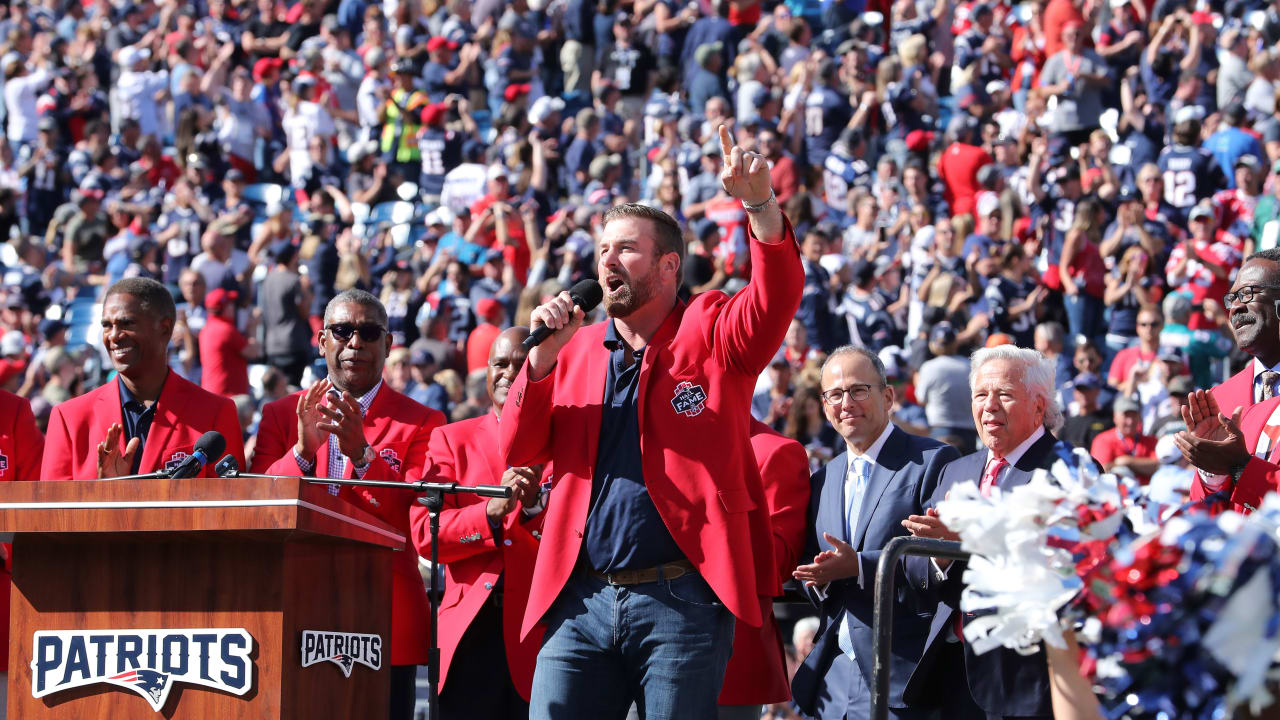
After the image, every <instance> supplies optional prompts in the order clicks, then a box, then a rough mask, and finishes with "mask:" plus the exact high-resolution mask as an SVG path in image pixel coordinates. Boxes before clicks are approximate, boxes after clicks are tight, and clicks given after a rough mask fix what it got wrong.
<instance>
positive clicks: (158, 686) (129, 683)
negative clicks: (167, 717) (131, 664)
mask: <svg viewBox="0 0 1280 720" xmlns="http://www.w3.org/2000/svg"><path fill="white" fill-rule="evenodd" d="M107 682H109V683H111V684H112V685H119V686H120V687H124V688H128V689H130V690H132V691H134V692H136V693H138V694H139V695H141V696H142V697H144V698H146V699H147V702H149V703H151V707H153V708H155V710H156V712H159V711H160V708H162V707H164V701H165V699H166V698H168V697H169V687H170V685H171V683H170V682H169V676H168V675H166V674H165V673H162V672H160V671H158V670H146V669H143V670H128V671H126V672H122V673H120V674H119V675H113V676H111V677H109V678H107Z"/></svg>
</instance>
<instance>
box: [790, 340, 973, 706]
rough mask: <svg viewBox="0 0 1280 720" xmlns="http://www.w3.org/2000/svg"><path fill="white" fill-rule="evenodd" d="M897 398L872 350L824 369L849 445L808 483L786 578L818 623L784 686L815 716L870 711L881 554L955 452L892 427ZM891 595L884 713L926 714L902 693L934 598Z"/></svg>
mask: <svg viewBox="0 0 1280 720" xmlns="http://www.w3.org/2000/svg"><path fill="white" fill-rule="evenodd" d="M894 396H895V393H894V389H893V388H892V387H891V386H890V385H889V383H888V378H887V374H886V372H885V367H884V363H883V362H881V360H880V358H879V357H878V356H877V355H876V354H875V353H873V352H871V351H870V350H867V349H865V348H860V347H853V346H851V345H846V346H844V347H842V348H838V349H836V350H835V351H834V352H832V353H831V356H830V357H828V358H827V361H826V363H824V364H823V366H822V407H823V410H824V412H825V413H826V416H827V420H829V421H830V422H831V425H832V427H834V428H835V429H836V430H837V431H838V432H839V433H840V435H841V436H842V437H844V440H845V444H846V446H847V448H848V451H847V452H845V453H842V454H841V455H840V456H839V457H837V458H835V459H834V460H832V461H831V462H830V463H827V465H826V466H825V467H823V468H822V469H821V470H819V471H818V472H817V473H815V474H814V476H813V479H812V482H811V487H812V490H811V494H810V498H809V535H808V548H807V552H806V553H805V554H804V555H802V557H803V558H806V559H807V560H806V564H804V565H801V566H800V567H797V568H796V569H795V572H794V573H793V574H794V577H795V578H796V579H797V580H800V581H802V582H804V583H805V586H806V589H807V590H808V591H809V593H810V598H811V599H812V600H814V603H815V604H816V605H817V606H818V610H819V611H820V615H821V617H822V619H823V625H822V628H821V629H820V630H819V631H818V635H817V640H816V643H815V645H814V649H813V652H811V653H809V657H808V658H806V659H805V662H804V664H803V665H801V667H800V669H799V670H797V671H796V676H795V679H794V680H793V681H792V686H791V689H792V693H793V694H794V695H795V699H796V702H797V703H798V704H799V706H800V709H801V710H804V711H805V713H807V714H808V715H810V716H812V717H815V718H818V720H836V719H840V720H843V719H844V718H867V717H869V715H870V712H871V690H870V687H871V682H872V681H871V664H872V660H873V655H872V648H871V639H872V632H871V629H872V625H873V622H872V615H873V613H872V606H873V604H874V594H875V593H874V590H875V582H874V581H873V578H874V577H875V569H876V564H877V563H878V561H879V559H880V551H881V549H883V548H884V546H885V545H886V544H888V542H889V540H891V539H893V538H895V537H898V536H900V535H906V534H907V530H906V528H904V527H903V526H902V521H903V520H906V519H907V517H909V516H911V515H921V514H923V513H924V508H925V504H926V503H927V502H928V500H929V498H930V497H932V495H933V492H934V489H935V488H936V487H937V485H938V478H939V476H940V475H941V473H942V467H943V466H944V465H946V464H947V463H948V462H950V461H952V460H955V459H956V458H958V457H960V453H959V451H957V450H956V449H955V448H953V447H951V446H950V445H945V444H943V443H941V442H939V441H937V440H932V439H929V438H924V437H918V436H916V435H909V434H907V433H906V432H904V431H903V430H902V429H901V428H899V427H897V426H896V425H894V424H893V423H892V422H891V421H890V419H889V416H890V412H891V411H892V409H893V401H894ZM897 597H898V600H897V608H896V609H895V611H894V638H893V658H892V660H891V663H892V665H891V667H890V683H891V684H890V689H889V698H888V700H889V713H890V716H891V717H894V718H900V719H901V718H932V717H935V716H936V714H937V712H938V711H937V708H932V707H930V708H913V707H908V706H907V705H906V703H905V702H904V701H903V698H902V691H903V688H904V687H905V685H906V682H907V678H909V677H911V673H912V672H913V671H914V670H915V666H916V663H917V662H918V661H919V660H920V656H921V653H923V651H924V641H925V639H926V638H927V637H928V636H929V624H930V621H931V613H930V612H929V611H931V610H932V609H933V608H934V606H935V605H936V602H937V601H936V599H934V600H933V601H932V602H929V601H927V599H925V598H917V597H915V596H914V595H912V594H910V593H907V594H902V593H899V595H898V596H897ZM922 613H923V614H922Z"/></svg>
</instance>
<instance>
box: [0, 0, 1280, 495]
mask: <svg viewBox="0 0 1280 720" xmlns="http://www.w3.org/2000/svg"><path fill="white" fill-rule="evenodd" d="M1278 44H1280V0H1207V1H1206V0H1195V2H1193V1H1192V0H1047V2H1046V1H1043V0H1027V1H1026V2H1022V3H1019V4H1013V3H1011V2H1009V1H1008V0H981V1H971V0H967V1H965V2H955V1H953V0H822V1H821V2H819V1H818V0H785V1H784V2H776V1H775V0H718V1H713V0H692V1H690V2H687V3H685V2H678V1H677V0H598V1H596V0H550V1H549V2H548V1H547V0H447V1H446V2H442V1H441V0H384V2H381V3H372V2H368V1H367V0H328V1H327V2H324V1H322V0H295V1H293V2H288V3H287V2H284V1H282V0H159V1H158V2H153V1H152V0H138V1H137V2H127V1H126V2H113V1H112V0H9V1H8V2H7V3H5V4H0V71H2V72H3V99H4V102H3V105H2V106H0V114H2V115H3V118H2V121H3V127H4V129H5V132H4V133H3V137H0V243H2V244H0V273H2V274H3V291H2V294H0V333H2V334H0V387H2V388H3V389H5V390H8V391H11V392H15V393H17V394H20V395H22V396H24V397H26V398H28V399H29V400H30V401H31V405H32V408H33V410H34V413H35V416H36V418H37V422H38V423H39V424H40V426H41V428H42V429H43V428H44V427H45V423H47V422H48V418H49V416H50V413H51V410H52V408H53V407H55V406H57V405H58V404H60V403H63V402H65V401H67V400H68V399H70V398H74V397H76V396H78V395H80V394H83V393H85V392H88V391H90V390H92V389H94V388H96V387H99V386H101V385H102V384H103V383H104V382H107V381H108V380H109V378H110V377H111V370H112V365H111V362H110V361H109V359H108V358H107V357H106V356H105V355H104V354H103V352H102V350H101V348H102V342H101V336H102V329H101V326H100V314H101V294H102V292H103V290H104V289H105V288H106V287H107V286H109V285H110V284H112V283H114V282H116V281H118V280H120V279H122V278H127V277H147V278H154V279H156V280H159V281H160V282H162V283H164V284H165V285H166V286H168V287H169V288H170V290H171V291H172V293H173V295H174V298H175V300H176V302H177V306H178V311H177V313H178V314H177V321H176V323H175V330H174V337H173V342H172V344H171V347H170V358H171V362H170V367H171V368H172V370H173V371H175V372H177V373H178V374H180V375H181V376H182V377H185V378H187V379H189V380H191V381H193V382H195V383H197V384H199V385H201V386H203V387H204V388H205V389H207V390H210V391H212V392H215V393H220V394H224V395H226V396H228V397H231V398H233V399H234V401H235V403H236V407H237V409H238V410H239V417H240V422H241V425H242V427H243V430H244V437H245V439H246V441H247V446H246V454H247V455H248V456H250V457H251V456H252V454H253V448H252V443H251V440H252V439H253V438H254V437H255V435H256V434H257V431H256V424H257V423H258V420H259V416H260V408H261V407H263V406H264V405H265V404H267V403H269V402H271V401H273V400H277V399H279V398H282V397H284V396H286V395H288V394H289V393H290V392H292V391H293V390H294V389H297V388H298V387H307V386H308V385H310V383H312V382H313V381H315V380H317V379H319V378H321V377H323V376H324V374H325V364H324V360H323V358H322V357H321V355H320V354H319V352H318V351H317V348H316V338H317V332H318V331H319V330H320V329H321V327H322V324H323V314H324V309H325V307H326V304H327V303H328V302H329V301H330V299H331V298H333V297H334V296H335V294H337V293H339V292H341V291H343V290H347V289H351V288H359V289H364V290H368V291H369V292H371V293H373V294H374V295H375V296H377V297H378V298H379V299H380V300H381V302H382V303H383V305H384V306H385V308H386V312H387V325H388V327H387V329H388V331H389V332H390V333H391V335H392V337H393V345H394V348H393V349H392V351H391V354H390V356H389V358H388V359H387V362H386V366H385V375H384V377H385V381H386V383H387V384H388V385H389V386H390V387H392V388H394V389H396V390H397V391H400V392H402V393H404V394H406V395H408V396H409V397H410V398H411V399H413V400H414V401H417V402H418V403H422V404H424V405H426V406H429V407H430V408H433V409H435V410H438V411H440V412H441V413H443V414H444V415H445V416H446V417H447V418H448V419H450V420H451V421H459V420H463V419H467V418H474V417H480V416H483V415H484V414H485V413H486V412H488V410H489V405H490V399H489V396H488V393H487V391H486V377H485V376H486V369H487V366H488V363H489V358H490V346H491V344H492V343H493V342H494V340H495V338H496V337H498V335H499V334H500V333H501V332H502V330H503V329H505V328H508V327H511V326H513V325H528V324H529V317H530V313H531V311H532V309H533V308H534V307H536V306H537V305H539V304H541V303H542V302H545V301H546V300H547V299H549V298H551V297H553V296H555V295H556V294H557V293H558V292H560V291H561V290H563V289H565V288H568V287H569V286H570V285H572V284H573V283H574V282H576V281H578V280H581V279H583V278H584V277H591V276H593V275H594V272H595V261H594V258H593V253H594V245H595V240H596V239H597V237H598V234H599V230H600V226H601V218H602V216H603V214H604V212H605V211H606V210H607V209H608V208H609V207H611V206H613V205H615V204H619V203H623V202H641V203H645V204H648V205H651V206H652V207H654V208H658V209H661V210H663V211H665V212H666V213H668V214H669V215H671V216H672V217H673V218H675V220H676V221H677V222H678V223H679V225H680V227H681V229H682V230H683V232H684V235H685V242H686V245H687V261H686V262H685V264H684V267H683V277H684V290H685V291H687V292H689V293H694V294H696V293H700V292H704V291H708V290H723V291H725V292H727V293H730V294H732V293H734V292H735V291H737V290H739V289H741V288H742V287H744V286H745V285H746V282H747V280H748V279H749V278H750V276H751V273H752V268H751V266H750V263H749V253H748V251H747V248H748V238H747V214H746V211H745V210H744V209H743V207H742V204H741V202H739V200H738V199H736V198H734V197H731V196H730V195H729V194H728V193H727V192H726V191H725V190H724V188H723V187H722V185H721V182H720V179H719V173H720V171H721V168H722V162H723V158H722V152H721V145H720V141H719V139H718V137H717V135H716V128H717V127H718V126H719V125H720V124H721V123H724V124H726V125H728V126H729V127H730V129H731V132H732V136H733V139H734V141H735V142H736V143H738V144H739V145H740V146H742V147H743V148H745V149H748V150H753V151H755V152H759V153H760V154H762V155H764V156H765V157H766V158H768V159H769V161H770V164H771V171H770V174H771V177H772V184H773V187H774V191H775V193H776V196H777V200H778V202H779V203H780V205H781V206H782V207H783V209H784V211H785V213H786V215H787V217H788V218H789V220H790V222H791V224H792V225H793V227H794V229H795V233H796V237H797V239H798V240H799V242H800V252H801V255H802V258H803V264H804V270H805V287H804V295H803V300H802V302H801V306H800V310H799V312H798V313H797V315H796V317H795V320H794V322H793V323H792V325H791V327H790V330H789V331H788V333H787V336H786V340H785V343H784V345H783V346H782V347H781V348H780V349H779V350H778V352H777V355H776V357H775V358H774V360H773V361H772V363H771V364H770V367H769V368H768V370H767V371H766V372H765V373H764V374H763V375H762V376H761V377H760V380H759V383H758V385H757V390H756V394H755V396H754V400H753V403H752V407H753V414H754V415H755V416H756V418H757V419H759V420H761V421H762V422H764V423H765V424H767V425H769V426H771V427H772V428H774V429H775V430H777V431H779V432H781V433H783V434H785V435H787V436H788V437H791V438H794V439H795V440H798V441H799V442H800V443H801V444H803V445H804V446H805V448H806V450H807V452H808V455H809V459H810V463H811V465H812V468H813V469H817V468H818V467H820V466H821V465H822V464H824V463H826V462H827V461H828V460H830V459H831V458H832V457H833V456H834V455H838V454H839V453H840V452H843V451H844V441H843V439H842V438H841V437H840V436H839V435H838V434H837V433H836V432H835V430H834V429H833V428H832V427H831V425H830V424H829V423H828V422H827V420H826V418H825V417H824V414H823V404H822V400H821V398H820V392H821V390H820V371H819V369H820V366H821V362H822V359H823V358H824V357H825V353H828V352H830V351H831V350H833V349H834V348H836V347H838V346H841V345H844V344H854V345H858V346H862V347H866V348H868V349H871V350H872V351H874V352H876V353H878V355H879V356H880V358H881V359H882V361H883V363H884V365H885V366H886V369H887V373H888V377H889V380H890V382H891V383H892V384H893V386H894V387H895V389H896V393H895V395H894V398H895V406H894V407H893V409H892V411H893V418H894V421H895V422H896V423H898V425H899V426H900V427H902V428H903V429H906V430H908V431H910V432H912V433H916V434H922V435H929V436H932V437H934V438H935V439H940V440H944V441H946V442H948V443H951V444H953V445H955V446H956V447H957V448H959V449H960V451H961V452H962V453H964V452H969V451H972V450H974V449H975V448H976V447H977V443H978V434H977V433H976V432H975V429H974V427H973V421H972V416H971V412H970V405H969V385H968V382H969V359H968V358H969V355H970V353H971V352H972V351H974V350H975V349H978V348H982V347H990V346H994V345H1000V344H1010V343H1011V344H1015V345H1017V346H1020V347H1033V348H1035V349H1037V350H1039V351H1040V352H1041V353H1043V354H1044V355H1045V356H1046V357H1048V358H1049V359H1050V360H1051V361H1052V362H1053V363H1054V364H1055V366H1056V368H1057V378H1056V385H1057V388H1058V392H1059V393H1060V399H1061V402H1062V406H1063V408H1064V410H1065V415H1066V422H1065V425H1064V426H1063V429H1062V430H1061V431H1060V434H1061V436H1062V437H1064V438H1065V439H1067V440H1069V441H1070V442H1071V443H1072V444H1075V445H1077V446H1080V447H1084V448H1090V449H1091V451H1092V454H1093V455H1094V457H1095V458H1096V459H1097V460H1098V461H1099V462H1100V463H1101V464H1103V465H1104V466H1105V467H1107V468H1109V469H1111V470H1114V471H1118V472H1122V473H1129V474H1132V475H1133V476H1134V477H1136V478H1138V479H1139V480H1140V481H1141V482H1144V483H1145V482H1151V483H1159V484H1160V487H1161V488H1164V489H1167V490H1168V492H1169V493H1171V494H1173V495H1175V496H1176V495H1177V494H1185V493H1186V492H1187V489H1188V487H1189V485H1190V482H1191V477H1192V474H1193V472H1194V470H1193V469H1191V468H1190V467H1188V466H1187V464H1186V463H1185V462H1184V461H1183V460H1182V456H1181V454H1180V453H1179V452H1178V450H1177V448H1176V447H1175V446H1174V444H1173V442H1172V435H1173V434H1174V433H1176V432H1178V431H1180V430H1183V429H1185V426H1184V424H1183V422H1182V420H1181V418H1180V415H1179V413H1178V409H1179V407H1180V406H1181V403H1182V402H1183V401H1184V400H1185V398H1186V396H1187V394H1188V393H1189V392H1191V391H1192V390H1194V389H1196V388H1209V387H1211V386H1214V385H1217V384H1219V383H1221V382H1222V381H1223V380H1224V379H1225V378H1227V377H1229V376H1231V375H1232V374H1234V373H1235V372H1236V371H1237V370H1239V369H1240V368H1242V367H1244V366H1245V363H1249V364H1251V365H1256V366H1257V372H1255V373H1254V375H1253V377H1255V378H1260V379H1261V381H1262V383H1263V385H1264V388H1263V390H1262V392H1261V393H1260V394H1259V396H1258V398H1257V399H1261V398H1263V397H1270V396H1271V394H1272V393H1274V392H1275V387H1274V386H1275V383H1276V381H1277V379H1280V374H1277V373H1276V372H1275V370H1276V369H1277V367H1280V336H1278V335H1277V320H1276V309H1275V306H1274V302H1273V301H1276V300H1280V249H1277V245H1278V242H1280V115H1278V114H1277V95H1278V93H1280V50H1277V46H1278ZM1255 253H1261V255H1257V256H1255ZM1251 257H1252V258H1253V259H1252V260H1249V259H1250V258H1251ZM1242 265H1243V266H1244V268H1245V269H1246V270H1248V268H1249V267H1250V266H1251V265H1252V266H1253V270H1252V271H1251V272H1248V273H1246V272H1245V271H1242ZM1238 274H1239V275H1240V277H1239V278H1238V277H1237V275H1238ZM1246 275H1247V277H1246ZM1246 280H1247V284H1242V282H1244V281H1246ZM1228 294H1230V295H1231V297H1230V298H1226V296H1228ZM1246 338H1247V339H1246ZM1268 373H1270V374H1269V375H1268ZM1246 392H1247V390H1246Z"/></svg>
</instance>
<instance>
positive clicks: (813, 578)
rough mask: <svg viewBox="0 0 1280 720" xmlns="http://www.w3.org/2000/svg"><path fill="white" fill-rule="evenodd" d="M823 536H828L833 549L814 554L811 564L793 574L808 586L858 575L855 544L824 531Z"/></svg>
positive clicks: (801, 567) (798, 568) (802, 566)
mask: <svg viewBox="0 0 1280 720" xmlns="http://www.w3.org/2000/svg"><path fill="white" fill-rule="evenodd" d="M822 537H824V538H826V540H827V542H828V543H830V544H831V548H832V549H831V550H823V551H822V552H820V553H818V554H817V555H814V556H813V562H812V563H811V564H809V565H801V566H799V567H797V568H796V569H795V570H794V571H793V572H792V573H791V576H792V577H794V578H795V579H797V580H799V581H801V582H803V583H804V584H805V585H806V586H808V587H813V586H815V585H826V584H827V583H829V582H834V581H836V580H844V579H847V578H853V577H857V576H858V571H859V562H858V553H857V552H856V551H855V550H854V549H853V546H851V545H850V544H849V543H847V542H844V541H843V540H841V539H840V538H838V537H835V536H833V535H831V534H830V533H823V534H822Z"/></svg>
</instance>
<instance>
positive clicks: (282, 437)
mask: <svg viewBox="0 0 1280 720" xmlns="http://www.w3.org/2000/svg"><path fill="white" fill-rule="evenodd" d="M300 397H302V391H298V392H296V393H294V394H292V395H290V396H288V397H283V398H280V399H279V400H276V401H275V402H273V403H270V404H268V405H267V406H265V407H263V408H262V420H261V421H260V422H259V423H258V445H257V448H256V449H255V450H254V452H253V465H252V466H250V471H251V472H255V473H263V474H266V475H284V476H294V477H296V476H298V475H301V474H302V472H301V470H299V469H298V463H297V461H296V460H294V458H293V446H294V445H295V444H296V443H297V442H298V398H300ZM443 424H444V415H442V414H440V412H439V411H437V410H432V409H430V408H427V407H424V406H422V405H419V404H418V403H416V402H414V401H412V400H410V399H409V398H407V397H405V396H404V395H401V394H400V393H398V392H396V391H395V390H392V389H391V388H390V387H389V386H388V385H386V384H384V385H383V386H382V388H381V389H379V390H378V395H377V396H376V397H374V399H373V403H372V404H370V405H369V410H368V412H366V413H365V415H364V427H365V433H364V435H365V438H366V439H367V440H368V442H369V445H370V446H371V447H372V448H373V451H374V453H375V454H376V455H377V457H376V458H374V460H373V462H372V463H370V464H369V469H368V470H366V471H365V473H364V477H365V479H366V480H401V481H403V482H413V481H415V480H420V479H422V472H423V468H424V466H425V464H426V457H427V439H428V438H429V437H430V434H431V430H432V428H435V427H438V426H440V425H443ZM352 465H353V463H351V462H350V461H348V462H347V464H346V473H345V474H344V475H343V477H345V478H347V479H353V478H354V477H355V469H354V468H353V467H352ZM314 472H315V476H316V477H328V475H329V453H328V450H327V449H325V448H324V447H322V448H321V450H320V451H319V452H317V453H316V467H315V470H314ZM339 497H341V498H342V499H344V500H346V501H347V502H349V503H351V504H352V505H355V506H356V507H358V508H360V509H361V510H364V511H365V512H367V513H369V514H371V515H374V516H375V517H377V518H379V519H381V520H383V521H384V522H386V523H387V524H389V525H392V526H393V527H395V528H396V529H397V530H399V531H400V532H401V533H404V536H405V542H406V548H405V551H401V552H397V553H394V555H395V558H394V559H393V560H392V565H391V569H392V578H393V583H392V587H391V664H392V665H419V664H422V663H425V662H426V661H427V642H428V637H427V633H428V624H429V622H430V621H429V620H428V609H429V607H428V605H427V590H426V588H425V587H424V586H423V584H422V575H421V574H420V573H419V572H418V554H417V553H416V552H413V551H412V547H410V546H409V545H408V538H409V508H410V507H411V506H412V505H413V504H414V501H415V500H416V499H417V495H416V494H415V493H411V492H403V491H398V490H392V489H390V488H356V487H346V486H344V487H343V488H342V489H341V490H340V491H339Z"/></svg>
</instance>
